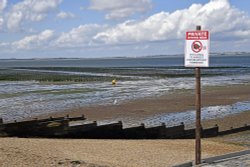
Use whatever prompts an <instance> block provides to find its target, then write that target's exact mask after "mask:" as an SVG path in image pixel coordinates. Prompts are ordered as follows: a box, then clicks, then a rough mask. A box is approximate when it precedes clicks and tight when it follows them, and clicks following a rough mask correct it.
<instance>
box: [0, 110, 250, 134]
mask: <svg viewBox="0 0 250 167" xmlns="http://www.w3.org/2000/svg"><path fill="white" fill-rule="evenodd" d="M85 119H86V118H85V117H84V116H83V115H82V116H78V117H70V116H69V115H67V116H65V117H56V118H53V117H50V118H47V119H33V120H28V121H20V122H19V121H14V122H9V123H4V122H3V120H2V119H0V136H2V137H7V136H10V137H12V136H14V137H46V138H88V139H193V138H195V129H185V125H184V124H183V123H181V124H180V125H177V126H172V127H166V125H165V124H164V123H162V124H161V125H159V126H154V127H146V126H145V125H144V124H141V125H139V126H136V127H129V128H123V123H122V122H121V121H119V122H115V123H110V124H105V125H98V124H97V122H96V121H94V122H86V121H85ZM246 130H250V125H244V126H243V127H239V128H231V129H229V130H226V131H219V127H218V126H217V125H215V126H214V127H211V128H206V129H202V130H201V136H202V137H203V138H208V137H215V136H218V135H226V134H231V133H236V132H241V131H246Z"/></svg>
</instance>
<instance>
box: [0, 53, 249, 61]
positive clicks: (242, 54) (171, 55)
mask: <svg viewBox="0 0 250 167" xmlns="http://www.w3.org/2000/svg"><path fill="white" fill-rule="evenodd" d="M249 55H250V52H218V53H217V52H214V53H210V56H211V57H214V56H219V57H232V56H249ZM176 57H184V53H180V54H170V55H148V56H112V57H107V56H106V57H91V56H88V57H51V58H48V57H45V58H35V57H34V58H6V59H4V58H0V60H64V59H65V60H78V59H80V60H84V59H86V60H92V59H93V60H99V59H134V58H135V59H137V58H176Z"/></svg>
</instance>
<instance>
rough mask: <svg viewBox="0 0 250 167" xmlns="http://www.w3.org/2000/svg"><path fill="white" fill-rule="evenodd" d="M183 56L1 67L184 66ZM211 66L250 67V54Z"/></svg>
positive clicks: (212, 62) (22, 62)
mask: <svg viewBox="0 0 250 167" xmlns="http://www.w3.org/2000/svg"><path fill="white" fill-rule="evenodd" d="M183 64H184V62H183V57H169V58H167V57H165V58H153V57H152V58H107V59H41V60H39V59H37V60H1V61H0V67H171V66H183ZM210 65H211V67H219V66H241V67H250V55H244V56H227V57H225V56H224V57H219V56H212V57H211V58H210Z"/></svg>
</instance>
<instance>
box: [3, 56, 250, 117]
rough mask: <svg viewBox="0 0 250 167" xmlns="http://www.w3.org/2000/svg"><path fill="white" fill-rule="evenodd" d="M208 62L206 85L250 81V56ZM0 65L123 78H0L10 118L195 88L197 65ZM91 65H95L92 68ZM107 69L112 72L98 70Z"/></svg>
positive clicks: (154, 61)
mask: <svg viewBox="0 0 250 167" xmlns="http://www.w3.org/2000/svg"><path fill="white" fill-rule="evenodd" d="M210 65H211V68H205V69H202V73H203V76H202V86H218V85H232V84H249V83H250V55H245V56H230V57H216V56H215V57H211V59H210ZM0 67H1V68H20V67H25V68H27V69H22V70H24V71H23V72H25V70H26V71H29V70H30V71H32V70H33V72H34V67H35V68H37V69H35V72H37V73H39V72H42V73H46V72H47V73H55V74H58V75H60V74H63V75H79V76H81V75H82V76H97V77H106V76H107V77H114V78H115V77H119V78H123V79H122V80H118V82H117V85H116V86H112V85H111V81H93V82H86V83H84V82H78V83H71V84H69V83H67V84H66V83H60V84H56V83H54V84H53V83H47V84H46V83H40V82H38V81H1V82H0V117H3V118H4V120H7V121H9V120H13V119H22V118H26V117H30V116H36V115H40V114H45V113H52V112H60V111H63V110H70V109H72V108H76V107H86V106H90V105H117V104H120V103H123V102H124V101H128V100H133V99H138V98H144V97H149V96H161V95H166V94H168V93H169V92H172V91H174V90H178V89H194V77H193V73H194V71H193V68H184V67H183V58H182V57H171V58H110V59H47V60H45V59H43V60H1V61H0ZM39 67H81V68H79V69H80V71H77V70H79V69H77V70H76V71H74V70H73V71H72V69H71V70H69V69H67V68H65V69H64V68H60V71H58V70H55V71H53V68H52V69H51V68H49V70H47V69H46V68H42V69H40V68H39ZM87 67H95V69H94V70H90V71H89V69H87ZM103 67H105V68H107V69H108V70H107V69H105V70H98V68H103ZM29 68H32V69H29ZM85 70H87V71H85ZM19 72H20V70H19ZM21 72H22V71H21ZM131 78H132V79H131Z"/></svg>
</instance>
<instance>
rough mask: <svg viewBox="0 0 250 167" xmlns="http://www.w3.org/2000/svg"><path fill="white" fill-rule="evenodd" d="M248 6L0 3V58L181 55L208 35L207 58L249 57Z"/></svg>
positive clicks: (79, 0) (213, 0) (227, 1)
mask: <svg viewBox="0 0 250 167" xmlns="http://www.w3.org/2000/svg"><path fill="white" fill-rule="evenodd" d="M249 6H250V1H248V0H174V1H171V0H22V1H21V0H0V58H2V59H5V58H6V59H9V58H21V59H25V58H58V57H67V58H95V57H121V56H128V57H139V56H149V55H150V56H152V55H173V54H183V52H184V45H185V32H186V31H190V30H194V29H195V27H196V25H201V27H202V29H204V30H209V31H210V34H211V45H210V46H211V47H210V51H211V52H235V51H237V52H239V51H242V52H250V8H249Z"/></svg>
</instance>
